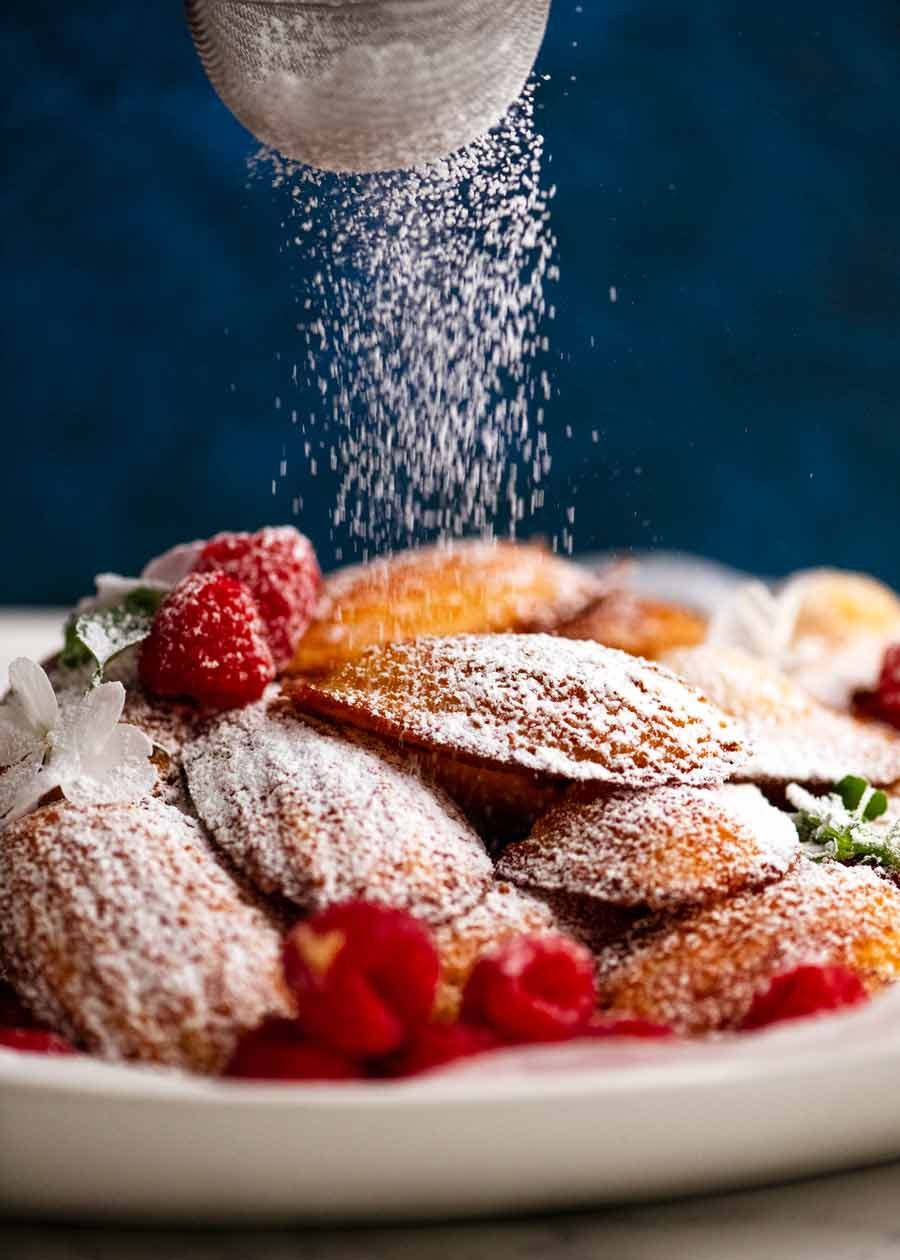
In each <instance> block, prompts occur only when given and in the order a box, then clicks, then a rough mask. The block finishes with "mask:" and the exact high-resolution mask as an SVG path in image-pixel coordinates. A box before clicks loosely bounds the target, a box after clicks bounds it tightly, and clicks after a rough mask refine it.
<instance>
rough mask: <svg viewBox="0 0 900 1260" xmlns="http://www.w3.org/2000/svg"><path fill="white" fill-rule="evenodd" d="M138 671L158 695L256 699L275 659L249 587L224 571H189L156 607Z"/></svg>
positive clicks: (234, 702)
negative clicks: (157, 609)
mask: <svg viewBox="0 0 900 1260" xmlns="http://www.w3.org/2000/svg"><path fill="white" fill-rule="evenodd" d="M139 672H140V676H141V682H142V683H143V684H144V686H145V687H146V688H147V690H148V691H150V692H152V693H153V694H155V695H158V696H190V697H191V699H193V700H197V701H199V703H200V704H204V705H208V706H209V707H210V708H215V709H233V708H238V707H240V706H241V705H245V704H250V703H251V702H252V701H254V700H258V699H259V698H260V696H261V695H262V694H263V692H264V691H265V689H266V686H267V684H268V683H270V682H271V681H272V679H273V678H274V677H275V665H274V662H273V661H272V653H271V652H270V651H269V645H268V643H267V642H266V632H265V627H264V626H263V624H262V621H261V620H260V616H259V612H258V611H257V608H256V604H255V603H254V602H253V597H252V596H251V594H250V592H249V591H248V590H247V588H246V587H245V586H244V585H243V584H242V583H241V582H239V581H238V580H237V578H233V577H231V576H230V575H229V574H227V573H191V574H189V575H188V576H187V577H186V578H184V579H183V580H182V581H181V582H179V583H178V585H177V586H176V587H175V589H174V590H173V591H172V592H171V594H169V595H168V596H167V597H166V599H165V600H164V601H163V603H162V605H161V606H160V609H159V612H158V613H157V614H156V617H155V618H154V620H153V625H152V627H151V629H150V634H149V635H148V636H147V638H146V639H145V640H144V642H143V644H142V645H141V654H140V660H139Z"/></svg>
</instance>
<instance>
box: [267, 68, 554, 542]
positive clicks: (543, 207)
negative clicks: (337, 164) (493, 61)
mask: <svg viewBox="0 0 900 1260" xmlns="http://www.w3.org/2000/svg"><path fill="white" fill-rule="evenodd" d="M542 149H543V141H542V138H541V137H540V136H539V135H538V134H537V132H536V131H535V128H534V99H533V89H532V88H529V89H527V90H526V92H525V93H524V95H523V97H522V98H521V99H520V101H519V102H518V103H517V104H516V105H515V106H514V107H513V109H512V110H511V111H510V113H509V114H508V115H507V117H506V118H505V120H504V121H503V123H501V125H500V126H499V127H497V128H496V129H495V130H494V131H493V132H491V133H490V134H489V135H488V136H486V137H485V138H484V139H482V140H479V141H477V142H475V143H474V144H472V145H470V146H469V147H467V148H465V149H463V150H461V151H459V152H458V153H456V154H454V155H452V156H451V157H450V158H448V159H447V160H446V161H442V162H440V163H436V164H432V165H430V166H428V167H426V168H424V169H420V170H415V171H395V172H390V173H387V174H376V175H365V176H362V175H359V176H357V175H354V176H334V175H328V174H324V173H322V172H319V171H315V170H313V169H311V168H309V167H301V166H296V165H293V164H289V163H285V162H284V161H283V160H281V159H279V158H278V157H276V156H273V154H272V153H271V152H266V153H265V154H263V155H258V156H257V159H255V166H256V169H257V171H259V170H261V169H265V170H266V171H269V172H274V180H275V183H276V184H277V185H283V186H286V187H288V188H289V190H290V196H291V203H292V208H291V215H290V217H289V219H288V221H287V225H286V226H287V228H288V230H289V246H290V248H291V249H293V250H297V251H299V252H300V256H301V257H302V259H303V260H304V263H305V269H304V270H305V274H306V275H308V276H311V277H312V278H311V279H308V280H306V282H305V284H306V288H305V290H304V291H303V292H302V293H301V294H300V295H299V296H298V302H299V304H300V307H301V319H300V321H299V322H298V325H297V328H298V332H299V335H300V339H301V346H302V351H301V353H300V355H299V356H298V359H297V361H296V364H295V366H294V369H293V376H292V379H293V382H294V384H295V385H296V387H297V389H298V391H300V392H301V393H305V394H306V396H307V397H310V396H311V397H314V398H315V399H316V400H317V402H316V405H315V407H314V408H312V409H309V408H307V409H306V410H305V411H304V409H303V408H302V407H300V406H297V407H294V408H293V409H292V410H293V414H292V419H293V420H294V422H295V423H296V424H297V427H298V429H299V434H298V438H297V440H298V444H299V445H300V448H301V450H302V453H303V456H304V459H305V461H306V466H307V470H308V472H309V473H310V474H316V473H323V472H324V473H326V474H327V475H330V476H332V477H333V479H334V482H335V506H334V514H333V526H334V534H335V537H336V539H337V540H338V542H339V544H343V543H345V542H346V543H347V544H348V548H349V550H350V551H351V552H352V553H355V554H358V555H359V554H361V555H363V556H367V555H369V554H371V553H372V552H375V551H382V550H387V549H390V548H391V547H392V546H395V545H408V544H409V543H411V542H419V541H423V540H426V539H444V538H450V537H459V536H462V535H464V534H471V533H477V534H481V535H483V536H491V535H493V534H495V533H509V534H514V533H515V531H516V528H517V526H518V524H519V522H520V521H522V520H523V519H524V518H525V517H527V516H529V515H531V514H532V513H533V512H535V511H536V510H538V509H539V508H541V507H542V506H543V495H544V483H545V480H546V478H547V476H548V474H549V472H550V468H551V457H550V451H549V449H548V445H547V435H546V430H545V429H544V427H543V422H544V404H545V402H546V400H547V398H549V396H550V382H549V378H548V376H547V374H546V371H543V370H542V367H541V359H542V356H543V355H544V354H545V353H546V351H547V349H548V346H547V340H546V337H545V335H544V331H543V328H544V324H545V321H546V320H547V319H549V318H552V315H553V311H552V307H551V306H549V304H548V301H547V297H546V292H545V290H546V286H547V283H548V282H549V281H552V280H554V279H555V278H556V276H557V269H556V267H555V265H554V261H553V255H554V247H555V242H554V238H553V236H552V233H551V229H550V213H549V211H550V202H551V200H552V197H553V192H554V190H553V189H552V188H550V189H548V188H545V186H544V185H543V183H542V179H541V157H542ZM300 507H301V502H300V500H295V509H297V510H299V508H300ZM563 542H564V545H565V540H563Z"/></svg>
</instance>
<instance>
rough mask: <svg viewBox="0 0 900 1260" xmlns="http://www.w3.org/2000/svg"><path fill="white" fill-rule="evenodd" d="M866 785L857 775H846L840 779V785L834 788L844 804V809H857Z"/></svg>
mask: <svg viewBox="0 0 900 1260" xmlns="http://www.w3.org/2000/svg"><path fill="white" fill-rule="evenodd" d="M868 786H869V785H868V783H867V782H866V780H865V779H861V778H860V777H859V775H856V774H848V775H847V776H846V777H845V778H843V779H841V781H840V783H838V785H837V786H836V787H835V789H834V790H835V792H837V794H838V796H839V797H840V798H841V800H842V801H843V802H844V808H845V809H849V810H851V811H852V810H854V809H859V806H860V804H861V802H862V798H863V797H864V796H865V794H866V789H867V788H868Z"/></svg>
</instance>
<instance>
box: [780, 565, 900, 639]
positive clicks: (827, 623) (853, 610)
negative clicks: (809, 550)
mask: <svg viewBox="0 0 900 1260" xmlns="http://www.w3.org/2000/svg"><path fill="white" fill-rule="evenodd" d="M782 598H786V599H788V600H790V601H791V602H792V603H793V604H794V606H795V607H796V610H797V611H796V620H795V622H794V642H795V643H801V642H802V641H803V640H809V639H816V640H819V641H820V642H821V643H822V644H823V645H828V646H831V647H838V646H840V645H841V644H844V643H846V642H848V640H851V639H855V638H857V637H859V636H868V635H875V636H878V637H880V638H882V639H884V638H888V637H891V636H893V635H897V636H898V638H900V596H898V595H897V593H896V592H895V591H892V590H891V588H890V587H889V586H885V584H884V583H883V582H879V581H878V580H877V578H873V577H870V576H869V575H868V574H866V573H851V572H846V571H844V570H841V569H809V570H806V571H803V572H800V573H795V574H794V575H793V576H792V577H791V578H789V579H788V581H787V582H786V583H785V584H784V586H783V587H782Z"/></svg>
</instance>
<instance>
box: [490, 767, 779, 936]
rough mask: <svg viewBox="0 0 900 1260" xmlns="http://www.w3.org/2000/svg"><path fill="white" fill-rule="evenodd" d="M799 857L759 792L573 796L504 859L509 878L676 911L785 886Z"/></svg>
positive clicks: (579, 792) (740, 788) (684, 790)
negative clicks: (772, 885) (777, 882)
mask: <svg viewBox="0 0 900 1260" xmlns="http://www.w3.org/2000/svg"><path fill="white" fill-rule="evenodd" d="M799 853H800V846H799V841H798V839H797V831H796V828H795V827H794V824H793V823H792V822H791V819H790V817H789V815H787V814H785V813H783V812H782V811H781V810H778V809H776V808H775V807H774V806H773V805H770V804H769V802H768V801H767V800H766V799H765V797H764V796H763V795H762V793H761V792H760V791H759V789H758V788H755V787H752V786H750V785H737V784H726V786H724V787H722V788H718V789H713V790H707V789H704V788H689V787H669V788H657V789H655V790H654V791H650V792H640V793H632V792H629V793H621V792H619V793H614V794H612V795H605V796H598V795H597V794H596V793H595V792H594V793H591V792H590V791H589V790H587V789H585V788H581V787H579V788H576V789H574V790H573V791H572V792H571V793H570V794H569V796H568V797H567V798H566V800H565V801H563V802H562V804H560V805H558V806H557V807H556V808H555V809H551V810H550V811H549V812H548V813H546V814H545V815H544V816H543V817H542V818H541V819H539V820H538V822H537V824H536V825H535V827H534V829H533V831H532V833H531V835H530V836H529V837H528V839H527V840H523V841H522V842H521V843H519V844H514V845H512V846H510V848H508V849H507V850H506V851H505V852H504V853H503V855H502V857H501V858H500V861H499V863H498V866H497V873H498V875H499V876H500V877H501V878H503V879H508V880H510V881H511V882H512V883H514V884H516V885H518V886H521V887H525V888H528V889H532V890H541V891H547V892H552V893H559V892H562V893H573V894H576V895H578V896H581V897H588V898H590V899H592V900H593V901H597V902H601V903H604V904H605V905H609V906H618V907H622V908H625V909H639V910H644V911H648V912H664V911H666V912H673V911H677V910H683V909H688V908H696V907H697V906H702V905H706V904H708V903H709V902H711V901H716V900H720V899H721V898H723V897H728V896H732V895H734V894H735V893H738V892H741V891H744V890H745V889H747V888H761V887H763V886H764V885H766V884H770V883H772V882H773V881H775V880H777V879H780V878H781V877H782V876H783V875H785V873H786V872H787V871H788V870H789V869H790V867H791V866H792V864H793V863H794V862H795V861H796V860H797V858H798V856H799Z"/></svg>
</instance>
